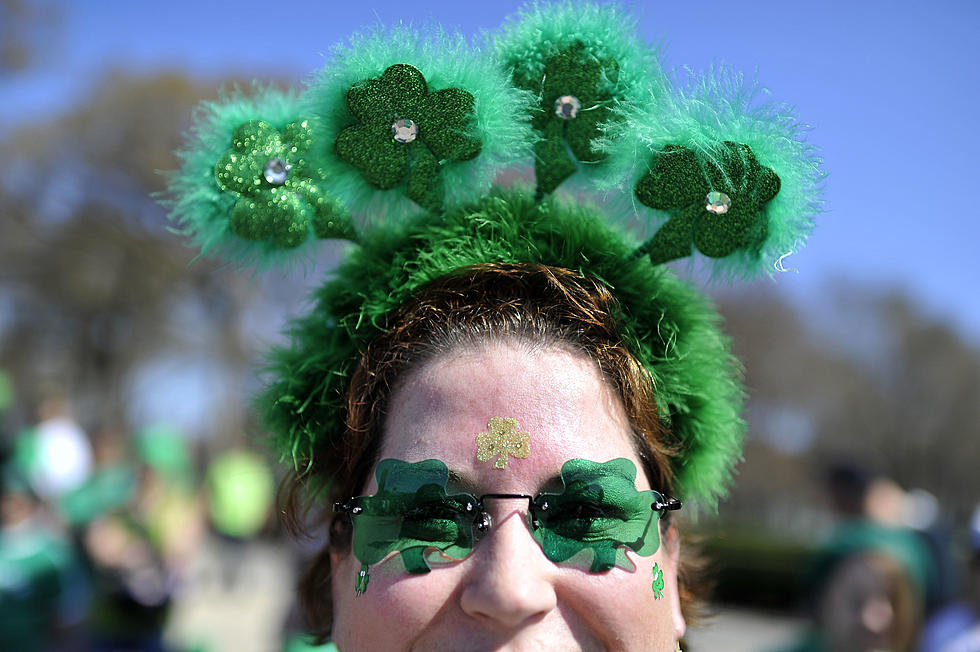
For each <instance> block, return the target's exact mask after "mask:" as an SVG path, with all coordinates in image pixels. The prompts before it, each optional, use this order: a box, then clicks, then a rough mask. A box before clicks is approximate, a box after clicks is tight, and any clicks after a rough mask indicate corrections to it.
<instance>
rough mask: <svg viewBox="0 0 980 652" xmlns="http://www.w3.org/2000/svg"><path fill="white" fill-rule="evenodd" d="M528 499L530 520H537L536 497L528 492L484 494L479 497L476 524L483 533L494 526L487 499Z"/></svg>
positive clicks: (527, 511) (527, 512)
mask: <svg viewBox="0 0 980 652" xmlns="http://www.w3.org/2000/svg"><path fill="white" fill-rule="evenodd" d="M488 499H492V500H526V501H527V509H526V511H525V513H526V515H527V518H526V520H528V521H529V522H532V523H533V521H534V520H535V516H534V513H533V511H534V497H533V496H529V495H527V494H498V493H492V494H483V495H482V496H480V497H479V498H478V499H477V503H476V504H477V515H476V519H475V521H474V526H475V527H476V529H477V530H478V531H479V532H480V533H481V534H486V533H487V532H488V531H489V530H490V528H491V527H492V526H493V517H491V516H490V512H489V511H487V506H488V505H487V502H486V501H487V500H488Z"/></svg>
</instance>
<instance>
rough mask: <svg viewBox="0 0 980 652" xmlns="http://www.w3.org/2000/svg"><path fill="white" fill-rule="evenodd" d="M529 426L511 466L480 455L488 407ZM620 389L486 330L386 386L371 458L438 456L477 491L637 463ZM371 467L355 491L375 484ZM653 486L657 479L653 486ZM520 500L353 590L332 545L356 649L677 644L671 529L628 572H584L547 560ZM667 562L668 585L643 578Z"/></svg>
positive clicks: (547, 352) (342, 615)
mask: <svg viewBox="0 0 980 652" xmlns="http://www.w3.org/2000/svg"><path fill="white" fill-rule="evenodd" d="M494 416H500V417H513V418H515V419H517V422H518V424H520V429H521V430H525V431H527V432H529V433H530V454H529V456H528V457H527V458H526V459H518V458H511V459H510V461H509V464H508V466H507V468H506V469H497V468H494V465H493V462H492V461H488V462H480V461H479V460H478V459H477V454H476V453H477V435H478V434H479V433H480V432H483V431H485V430H486V429H487V423H488V421H489V419H490V418H491V417H494ZM629 432H630V430H629V426H628V422H627V419H626V415H625V413H624V409H623V406H622V402H621V400H620V399H619V398H618V397H617V396H616V395H615V393H614V392H613V391H612V390H611V389H610V388H609V387H608V386H607V385H606V383H605V382H604V381H603V380H602V378H601V376H600V373H599V370H598V368H597V366H596V365H595V363H594V362H592V361H591V360H589V359H588V358H586V357H585V356H583V355H581V354H578V353H572V352H570V351H566V350H564V349H561V348H557V347H546V348H534V347H531V346H529V345H525V344H520V343H512V342H503V343H493V344H487V345H484V346H481V347H479V348H475V349H473V348H471V349H466V350H462V351H458V352H455V353H453V354H449V355H443V356H441V357H437V358H435V359H434V360H432V361H430V362H428V363H426V364H425V365H423V366H421V367H420V368H418V369H416V370H415V371H413V372H411V373H410V374H408V375H407V377H406V378H404V379H403V381H402V382H401V383H400V384H399V385H398V387H396V388H395V392H394V394H393V395H392V398H391V401H390V406H389V412H388V418H387V421H386V424H385V438H384V441H383V443H382V448H381V453H380V458H381V459H384V458H388V457H392V458H396V459H401V460H405V461H411V462H414V461H420V460H424V459H429V458H436V459H440V460H443V461H444V462H446V464H447V465H448V466H449V468H450V470H451V471H452V472H455V473H456V474H458V475H459V477H460V479H461V481H462V483H463V484H464V485H466V486H468V488H469V490H471V491H472V493H475V494H477V495H480V494H484V493H491V492H496V493H519V494H531V495H534V494H537V493H538V492H540V491H542V490H544V489H553V488H554V487H555V479H556V478H558V476H559V473H560V471H561V466H562V464H563V463H564V462H565V461H567V460H569V459H573V458H584V459H589V460H594V461H598V462H605V461H608V460H610V459H615V458H619V457H625V458H627V459H629V460H631V461H632V462H633V463H634V464H635V465H636V467H637V469H639V472H638V475H637V480H636V487H637V489H639V490H646V489H651V488H652V487H651V486H650V482H649V479H648V478H647V476H646V474H645V473H644V471H643V466H642V464H641V462H640V459H639V456H638V455H637V453H636V451H635V450H634V447H633V444H632V442H631V438H630V434H629ZM376 488H377V487H376V484H375V482H374V479H373V477H372V478H371V480H370V483H369V484H368V485H366V486H365V487H364V491H363V493H364V494H372V493H374V492H375V490H376ZM653 488H656V487H653ZM526 509H527V502H526V501H521V500H499V501H490V502H489V508H488V511H489V512H490V514H491V516H492V518H493V527H492V528H491V529H490V532H489V533H488V534H487V535H486V536H485V537H484V538H483V539H482V540H481V541H480V542H479V543H478V544H477V546H476V548H475V550H474V552H473V553H472V554H471V555H470V556H469V557H467V558H466V559H464V560H462V561H459V562H455V563H452V564H449V565H446V566H439V567H436V568H434V569H433V570H432V572H430V573H428V574H425V575H409V574H407V573H406V572H405V571H404V568H403V566H402V564H401V562H400V560H398V559H397V558H393V559H388V560H386V561H384V562H382V563H379V564H376V565H374V566H372V567H371V570H370V572H371V580H370V585H369V587H368V589H367V592H366V593H364V594H363V595H361V596H360V597H357V598H355V597H354V578H355V574H356V572H357V570H358V569H359V567H360V563H359V562H358V561H357V560H356V559H355V558H354V557H353V555H352V554H346V555H338V556H335V557H334V558H333V569H334V570H333V595H334V614H335V625H334V639H335V641H336V642H337V644H338V646H339V648H340V649H341V650H342V651H343V652H357V651H359V650H364V651H369V650H370V651H375V650H431V651H443V650H563V651H567V650H637V651H639V650H642V651H644V652H650V651H660V650H663V651H664V652H667V651H672V650H674V644H675V641H676V640H677V639H678V638H679V637H680V636H681V635H682V634H683V632H684V621H683V618H682V617H681V615H680V606H679V602H678V597H677V596H678V593H677V575H676V569H677V556H678V551H679V544H678V539H677V534H676V531H675V530H674V529H673V528H671V529H670V530H669V531H668V532H665V533H664V534H663V536H662V537H661V538H662V543H661V546H660V548H659V549H658V550H657V552H656V553H655V554H654V555H652V556H650V557H640V556H638V555H636V554H634V553H633V552H632V551H629V552H628V553H627V554H628V555H629V557H630V559H631V560H632V561H633V563H634V564H635V565H636V569H635V570H633V571H629V570H625V569H622V568H618V567H617V568H614V569H612V570H610V571H608V572H605V573H589V572H587V571H584V570H578V569H576V568H570V567H564V566H560V565H557V564H555V563H553V562H551V561H549V560H548V559H547V558H546V557H545V556H544V553H543V552H542V550H541V548H540V546H539V545H538V544H537V543H536V542H535V541H534V539H533V538H532V537H531V533H530V532H529V530H528V527H527V525H526V520H525V511H526ZM654 563H657V564H659V567H660V568H661V569H663V571H664V587H665V588H664V598H663V599H660V600H657V599H655V598H654V592H653V590H652V587H651V583H652V580H653V571H652V569H653V565H654Z"/></svg>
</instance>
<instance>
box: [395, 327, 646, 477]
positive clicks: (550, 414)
mask: <svg viewBox="0 0 980 652" xmlns="http://www.w3.org/2000/svg"><path fill="white" fill-rule="evenodd" d="M493 417H503V418H505V419H506V418H511V419H516V421H517V426H518V428H517V430H518V431H523V432H527V433H528V435H529V437H530V444H529V449H530V450H529V455H528V457H527V458H525V459H520V458H516V457H510V458H509V461H508V464H507V468H506V469H495V468H493V465H494V463H493V461H492V460H491V461H482V462H481V461H480V460H478V459H477V438H478V436H479V435H480V434H481V433H484V432H488V423H489V421H490V419H491V418H493ZM630 432H631V431H630V427H629V423H628V420H627V418H626V414H625V411H624V408H623V404H622V400H621V399H620V398H619V397H618V396H617V395H616V393H615V391H613V390H612V388H610V387H609V385H608V384H607V383H606V382H605V381H604V380H603V379H602V376H601V374H600V372H599V369H598V367H597V365H596V364H595V363H594V362H593V361H592V360H590V359H589V358H588V357H586V356H585V355H584V354H580V353H575V352H572V351H569V350H566V349H564V348H560V347H559V346H544V347H530V346H525V345H522V344H520V343H514V342H497V343H491V344H486V345H481V346H479V347H475V348H472V347H471V348H466V349H463V350H459V351H455V352H451V353H448V354H445V355H442V356H439V357H436V358H434V359H433V360H431V361H429V362H427V363H425V364H424V365H422V366H420V367H419V368H417V369H415V370H413V371H412V372H410V373H409V374H408V376H406V377H405V378H404V379H403V381H402V382H401V383H400V384H399V386H398V387H397V388H396V389H395V391H394V393H393V395H392V397H391V400H390V402H389V406H388V418H387V419H386V421H385V429H384V441H383V443H382V447H381V458H382V459H383V458H387V457H393V458H396V459H401V460H405V461H412V462H414V461H419V460H423V459H429V458H435V459H440V460H442V461H444V462H446V464H447V466H449V468H450V469H451V470H453V471H455V472H456V473H458V474H460V475H461V476H462V477H464V478H466V479H469V480H470V481H472V482H473V483H474V484H475V485H477V487H486V488H488V489H489V490H493V491H503V490H504V488H507V490H513V491H515V492H516V491H520V492H533V491H536V490H538V489H539V488H540V487H541V485H542V484H543V483H545V482H547V481H548V480H550V479H551V478H554V477H556V476H557V475H558V474H559V472H560V470H561V466H562V464H563V463H564V462H566V461H568V460H569V459H573V458H583V459H588V460H593V461H596V462H605V461H608V460H610V459H615V458H618V457H625V458H627V459H630V460H631V461H633V463H634V464H636V466H637V468H642V465H641V464H640V461H639V459H638V456H637V455H636V452H635V450H634V448H633V444H632V438H631V435H630ZM641 476H642V473H641ZM640 482H641V480H640V478H638V480H637V484H638V485H639V484H640ZM643 482H645V480H643ZM638 488H646V487H639V486H638Z"/></svg>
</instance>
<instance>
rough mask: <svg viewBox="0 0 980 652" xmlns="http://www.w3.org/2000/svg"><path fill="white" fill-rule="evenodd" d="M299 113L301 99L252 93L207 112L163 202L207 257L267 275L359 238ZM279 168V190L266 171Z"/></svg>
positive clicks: (311, 123) (312, 129) (268, 91)
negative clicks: (274, 267) (331, 243)
mask: <svg viewBox="0 0 980 652" xmlns="http://www.w3.org/2000/svg"><path fill="white" fill-rule="evenodd" d="M301 104H302V103H301V101H300V99H299V97H298V95H296V94H295V93H283V92H281V91H279V90H276V89H273V88H261V87H254V88H252V89H251V96H248V97H247V96H246V95H245V94H244V93H243V92H242V91H240V90H235V91H234V92H233V93H231V94H227V95H224V96H222V98H221V99H220V100H219V101H217V102H205V103H204V104H202V105H201V107H200V109H199V111H198V113H197V116H196V117H197V120H196V123H195V125H194V127H193V129H192V132H191V138H190V139H189V143H188V146H187V147H186V148H185V149H183V150H181V151H179V152H178V156H179V157H180V159H181V162H182V165H181V168H180V170H178V171H177V172H175V173H172V174H171V175H170V178H169V188H168V191H167V194H166V196H165V197H164V199H163V202H164V204H165V205H166V206H167V207H168V208H169V209H170V217H171V219H172V220H173V221H174V222H175V223H176V224H177V226H178V229H179V231H180V232H181V233H182V234H183V235H185V236H186V237H187V238H188V239H189V240H190V241H191V242H192V243H193V244H194V246H195V247H197V248H199V249H200V250H201V252H202V253H218V254H220V255H222V256H223V257H225V258H227V259H229V260H233V261H235V262H237V263H239V264H241V265H242V266H249V265H260V266H261V265H267V264H273V263H277V262H289V261H292V260H295V259H296V256H297V255H303V253H305V252H307V251H309V248H310V245H311V244H313V243H315V242H317V241H318V239H319V238H345V239H351V238H353V237H354V232H353V225H352V222H351V220H350V216H349V213H348V211H347V210H346V209H345V208H344V206H343V205H342V204H341V203H340V202H339V200H338V198H337V195H336V194H335V193H334V192H333V190H332V185H331V183H330V179H329V175H328V173H327V171H326V166H325V164H324V161H323V159H322V158H321V157H318V156H317V155H316V154H315V152H314V149H315V148H314V147H313V144H314V143H315V142H316V141H317V128H316V121H315V120H312V119H309V118H306V117H304V111H303V109H302V106H301ZM275 159H279V162H278V165H281V166H282V170H281V173H280V176H279V177H278V178H277V177H275V176H274V177H273V180H274V181H275V183H273V182H271V181H269V180H268V179H267V178H266V166H267V165H269V163H270V162H273V161H274V160H275ZM287 168H288V169H287ZM270 172H273V170H270Z"/></svg>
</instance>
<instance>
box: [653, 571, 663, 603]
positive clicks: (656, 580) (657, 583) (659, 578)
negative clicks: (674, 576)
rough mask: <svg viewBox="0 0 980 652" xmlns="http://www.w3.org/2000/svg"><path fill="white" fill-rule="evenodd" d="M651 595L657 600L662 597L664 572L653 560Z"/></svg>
mask: <svg viewBox="0 0 980 652" xmlns="http://www.w3.org/2000/svg"><path fill="white" fill-rule="evenodd" d="M653 597H654V598H656V599H657V600H659V599H660V598H662V597H664V572H663V570H661V568H660V564H658V563H657V562H653Z"/></svg>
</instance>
